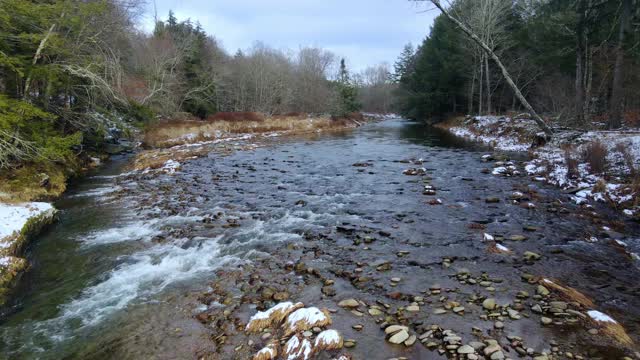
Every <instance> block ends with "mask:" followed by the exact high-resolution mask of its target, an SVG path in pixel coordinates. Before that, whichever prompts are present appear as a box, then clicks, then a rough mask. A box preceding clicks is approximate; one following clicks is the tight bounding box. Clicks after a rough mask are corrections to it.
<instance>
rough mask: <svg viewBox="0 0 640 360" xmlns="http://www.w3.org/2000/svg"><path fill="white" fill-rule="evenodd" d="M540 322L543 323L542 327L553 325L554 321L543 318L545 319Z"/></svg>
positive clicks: (542, 318)
mask: <svg viewBox="0 0 640 360" xmlns="http://www.w3.org/2000/svg"><path fill="white" fill-rule="evenodd" d="M540 322H541V323H542V325H549V324H551V323H553V320H552V319H550V318H548V317H545V316H543V317H541V318H540Z"/></svg>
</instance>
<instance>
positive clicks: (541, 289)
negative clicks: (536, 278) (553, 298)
mask: <svg viewBox="0 0 640 360" xmlns="http://www.w3.org/2000/svg"><path fill="white" fill-rule="evenodd" d="M549 293H550V292H549V289H547V288H546V287H544V286H542V285H538V287H537V288H536V294H538V295H541V296H547V295H549Z"/></svg>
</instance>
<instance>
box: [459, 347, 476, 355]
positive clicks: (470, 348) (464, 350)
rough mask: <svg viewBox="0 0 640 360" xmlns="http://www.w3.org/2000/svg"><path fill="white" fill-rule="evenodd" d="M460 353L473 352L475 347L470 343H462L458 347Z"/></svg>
mask: <svg viewBox="0 0 640 360" xmlns="http://www.w3.org/2000/svg"><path fill="white" fill-rule="evenodd" d="M457 351H458V354H473V353H474V352H475V349H474V348H473V347H471V346H470V345H462V346H460V347H459V348H458V350H457Z"/></svg>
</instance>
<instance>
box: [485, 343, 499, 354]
mask: <svg viewBox="0 0 640 360" xmlns="http://www.w3.org/2000/svg"><path fill="white" fill-rule="evenodd" d="M498 351H502V347H500V345H498V343H497V342H496V343H492V344H488V345H487V346H486V347H485V348H484V350H483V352H484V355H485V356H489V355H491V354H493V353H496V352H498Z"/></svg>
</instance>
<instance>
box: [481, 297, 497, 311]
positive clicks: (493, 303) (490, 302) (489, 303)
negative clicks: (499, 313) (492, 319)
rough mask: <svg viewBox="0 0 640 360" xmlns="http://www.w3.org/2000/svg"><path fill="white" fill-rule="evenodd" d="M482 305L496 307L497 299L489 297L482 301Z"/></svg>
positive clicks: (488, 307) (488, 308)
mask: <svg viewBox="0 0 640 360" xmlns="http://www.w3.org/2000/svg"><path fill="white" fill-rule="evenodd" d="M482 307H483V308H485V309H487V310H493V309H495V308H496V299H493V298H488V299H485V300H484V301H483V302H482Z"/></svg>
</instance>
